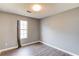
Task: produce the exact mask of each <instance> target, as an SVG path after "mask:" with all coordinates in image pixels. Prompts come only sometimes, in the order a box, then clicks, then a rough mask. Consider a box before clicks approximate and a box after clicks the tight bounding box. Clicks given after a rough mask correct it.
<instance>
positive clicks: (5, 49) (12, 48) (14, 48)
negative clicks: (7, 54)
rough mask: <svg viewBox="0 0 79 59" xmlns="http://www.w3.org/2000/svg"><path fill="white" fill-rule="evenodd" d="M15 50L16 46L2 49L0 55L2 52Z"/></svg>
mask: <svg viewBox="0 0 79 59" xmlns="http://www.w3.org/2000/svg"><path fill="white" fill-rule="evenodd" d="M16 48H18V46H15V47H11V48H6V49H2V50H0V54H1V53H2V52H4V51H8V50H12V49H16Z"/></svg>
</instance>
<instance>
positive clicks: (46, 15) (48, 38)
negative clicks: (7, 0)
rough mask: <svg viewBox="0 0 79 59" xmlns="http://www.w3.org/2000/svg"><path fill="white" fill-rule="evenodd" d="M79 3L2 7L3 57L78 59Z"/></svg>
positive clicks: (0, 39) (0, 51)
mask: <svg viewBox="0 0 79 59" xmlns="http://www.w3.org/2000/svg"><path fill="white" fill-rule="evenodd" d="M78 45H79V3H0V56H78V55H79V47H78Z"/></svg>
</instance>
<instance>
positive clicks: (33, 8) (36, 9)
mask: <svg viewBox="0 0 79 59" xmlns="http://www.w3.org/2000/svg"><path fill="white" fill-rule="evenodd" d="M41 9H42V7H41V5H39V4H34V5H33V6H32V10H33V11H40V10H41Z"/></svg>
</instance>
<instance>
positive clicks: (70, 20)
mask: <svg viewBox="0 0 79 59" xmlns="http://www.w3.org/2000/svg"><path fill="white" fill-rule="evenodd" d="M41 40H42V41H44V42H46V43H48V44H51V45H52V46H53V45H54V46H56V47H59V48H61V49H64V50H66V51H69V52H72V53H75V54H78V55H79V8H75V9H72V10H69V11H66V12H63V13H60V14H57V15H54V16H50V17H47V18H44V19H42V20H41Z"/></svg>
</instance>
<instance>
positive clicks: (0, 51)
mask: <svg viewBox="0 0 79 59" xmlns="http://www.w3.org/2000/svg"><path fill="white" fill-rule="evenodd" d="M38 42H40V41H34V42H30V43H27V44H23V45H22V46H26V45H30V44H34V43H38ZM16 48H18V46H15V47H11V48H6V49H2V50H0V54H1V53H2V52H4V51H8V50H12V49H16Z"/></svg>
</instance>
